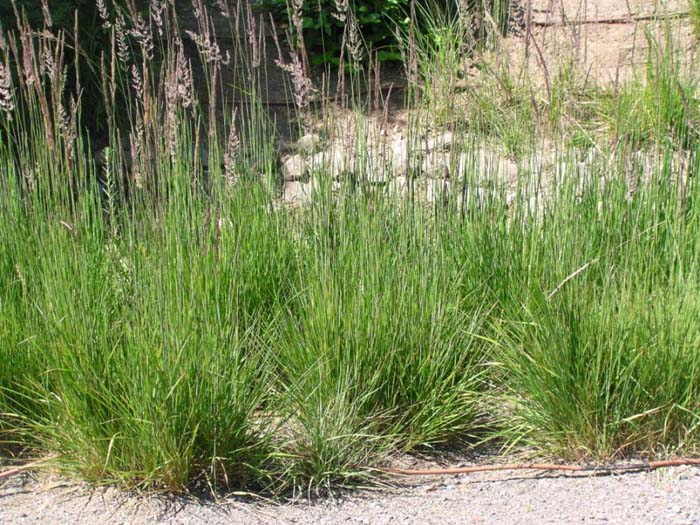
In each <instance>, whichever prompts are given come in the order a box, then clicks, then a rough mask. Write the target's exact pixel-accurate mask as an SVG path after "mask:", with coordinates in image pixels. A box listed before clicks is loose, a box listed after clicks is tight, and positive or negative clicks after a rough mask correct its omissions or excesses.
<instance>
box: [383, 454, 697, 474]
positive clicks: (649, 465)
mask: <svg viewBox="0 0 700 525" xmlns="http://www.w3.org/2000/svg"><path fill="white" fill-rule="evenodd" d="M682 465H698V466H700V459H690V458H677V459H667V460H663V461H649V462H645V463H634V464H629V465H602V466H595V465H556V464H553V463H509V464H506V465H482V466H476V467H456V468H438V469H405V468H381V469H378V470H379V471H380V472H386V473H388V474H399V475H402V476H445V475H450V474H470V473H472V472H490V471H493V470H568V471H573V472H615V471H626V470H654V469H659V468H666V467H678V466H682Z"/></svg>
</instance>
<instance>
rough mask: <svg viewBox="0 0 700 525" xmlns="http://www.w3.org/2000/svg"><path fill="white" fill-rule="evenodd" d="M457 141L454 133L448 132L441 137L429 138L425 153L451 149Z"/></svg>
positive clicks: (426, 142)
mask: <svg viewBox="0 0 700 525" xmlns="http://www.w3.org/2000/svg"><path fill="white" fill-rule="evenodd" d="M454 141H455V136H454V133H452V132H451V131H446V132H445V133H441V134H440V135H435V136H433V137H429V138H428V139H427V140H426V141H425V151H435V150H437V149H444V148H449V147H450V146H452V144H453V143H454Z"/></svg>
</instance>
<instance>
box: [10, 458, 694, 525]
mask: <svg viewBox="0 0 700 525" xmlns="http://www.w3.org/2000/svg"><path fill="white" fill-rule="evenodd" d="M574 522H576V523H625V524H637V523H663V524H700V469H698V468H692V467H677V468H671V469H663V470H657V471H653V472H637V473H626V474H613V475H591V474H573V475H572V474H567V475H563V474H561V475H560V474H557V473H552V472H546V473H541V472H540V473H523V472H503V471H501V472H490V473H478V474H469V475H459V476H449V477H442V478H430V479H425V478H424V479H409V480H405V481H403V482H402V485H401V486H399V487H396V488H393V489H390V490H382V491H371V492H367V491H365V492H357V493H354V494H351V495H348V496H344V497H343V498H341V499H335V500H323V501H317V502H311V503H309V502H300V503H290V504H285V505H274V504H270V503H251V502H245V501H242V500H238V499H235V498H229V499H226V500H224V501H221V502H219V503H211V502H202V501H197V500H191V499H179V498H172V497H171V498H166V497H156V496H150V497H134V496H127V495H124V494H123V493H120V492H119V491H117V490H115V489H90V488H88V487H86V486H85V485H81V484H76V483H75V482H68V481H62V480H59V479H56V478H47V477H39V478H37V477H34V476H29V475H21V476H15V477H13V478H10V479H6V480H4V481H3V482H2V484H0V523H13V524H23V523H32V524H42V523H46V524H49V523H50V524H61V523H71V524H83V523H84V524H91V525H92V524H95V523H99V524H100V525H112V524H127V523H130V524H139V523H144V524H145V523H149V524H150V523H163V524H183V525H191V524H200V523H207V524H214V525H216V524H223V523H245V524H258V523H318V524H335V523H372V524H374V523H377V524H383V523H386V524H388V523H391V524H395V523H399V524H401V523H421V524H423V523H436V524H437V523H439V524H447V523H498V524H501V523H536V524H540V523H574Z"/></svg>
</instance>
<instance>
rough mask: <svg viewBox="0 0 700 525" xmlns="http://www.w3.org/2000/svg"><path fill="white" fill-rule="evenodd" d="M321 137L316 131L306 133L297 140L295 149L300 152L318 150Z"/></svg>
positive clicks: (307, 152)
mask: <svg viewBox="0 0 700 525" xmlns="http://www.w3.org/2000/svg"><path fill="white" fill-rule="evenodd" d="M321 142H322V141H321V137H320V136H319V135H317V134H316V133H307V134H306V135H304V136H302V137H301V138H300V139H299V140H297V144H296V146H297V150H299V152H301V153H306V154H309V153H313V152H315V151H316V150H318V148H319V146H320V145H321Z"/></svg>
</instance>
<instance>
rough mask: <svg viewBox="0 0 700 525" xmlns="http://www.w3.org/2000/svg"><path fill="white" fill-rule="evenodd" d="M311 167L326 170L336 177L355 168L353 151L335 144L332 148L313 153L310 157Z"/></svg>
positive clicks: (311, 168) (317, 170) (312, 169)
mask: <svg viewBox="0 0 700 525" xmlns="http://www.w3.org/2000/svg"><path fill="white" fill-rule="evenodd" d="M309 169H310V170H311V171H312V172H314V173H316V172H325V173H328V174H329V175H331V176H333V177H334V178H338V177H341V176H342V175H344V174H347V173H350V172H352V171H353V170H354V159H353V155H352V151H350V150H347V149H345V148H341V147H340V146H337V145H334V146H332V147H331V148H329V149H327V150H325V151H321V152H319V153H317V154H315V155H313V156H312V157H311V158H310V159H309Z"/></svg>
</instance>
